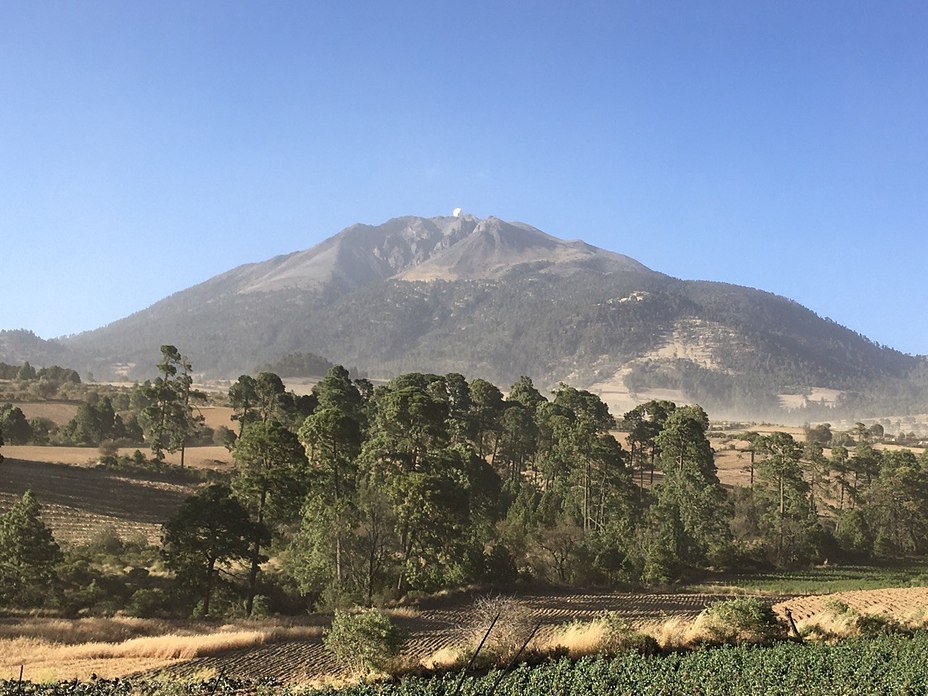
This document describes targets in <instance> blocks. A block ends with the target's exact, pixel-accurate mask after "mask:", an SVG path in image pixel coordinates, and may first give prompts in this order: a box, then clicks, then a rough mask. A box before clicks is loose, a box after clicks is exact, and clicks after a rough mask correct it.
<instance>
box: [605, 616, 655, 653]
mask: <svg viewBox="0 0 928 696" xmlns="http://www.w3.org/2000/svg"><path fill="white" fill-rule="evenodd" d="M599 621H601V622H602V625H603V642H602V644H601V646H600V650H599V651H600V653H602V654H604V655H617V654H619V653H622V652H627V651H630V650H633V651H635V652H638V653H641V654H642V655H656V654H657V653H658V652H659V651H660V646H658V644H657V640H656V639H655V638H654V637H653V636H649V635H648V634H647V633H642V632H641V631H639V630H637V629H636V628H634V627H633V626H632V625H631V624H630V623H629V622H628V621H627V620H626V619H623V618H622V617H621V616H619V615H618V614H617V613H616V612H614V611H607V612H605V613H604V614H603V615H602V616H601V617H600V619H599Z"/></svg>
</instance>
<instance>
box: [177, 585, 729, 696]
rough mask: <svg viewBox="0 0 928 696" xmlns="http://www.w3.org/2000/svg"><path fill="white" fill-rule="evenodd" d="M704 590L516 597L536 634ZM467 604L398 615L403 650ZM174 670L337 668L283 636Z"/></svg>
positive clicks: (447, 641)
mask: <svg viewBox="0 0 928 696" xmlns="http://www.w3.org/2000/svg"><path fill="white" fill-rule="evenodd" d="M725 598H726V597H725V596H723V595H707V594H628V593H608V594H555V593H551V594H538V595H524V596H521V597H519V600H520V601H521V602H522V603H523V604H525V605H526V606H527V607H528V608H529V609H530V610H531V612H532V615H533V616H534V618H535V620H536V621H537V622H539V623H541V624H542V628H541V630H540V631H539V635H538V640H539V641H544V639H545V638H546V637H547V636H549V635H551V634H552V633H553V632H554V631H555V630H556V629H557V627H558V626H560V625H561V624H565V623H568V622H570V621H575V620H578V621H592V620H593V619H595V618H596V617H597V615H598V614H599V613H600V612H602V611H615V612H617V613H618V614H620V615H621V616H623V617H625V618H626V619H627V620H628V621H630V622H632V623H634V624H643V623H650V622H654V621H662V620H664V619H665V618H667V617H670V616H688V617H695V616H696V615H697V614H699V612H700V611H702V610H703V608H705V606H706V605H707V604H709V603H710V602H714V601H717V600H719V599H725ZM472 606H473V603H472V599H471V598H468V599H466V600H460V601H446V602H445V603H443V604H442V603H436V605H435V606H431V607H427V608H422V609H420V610H419V611H418V614H417V615H416V616H415V617H413V618H407V617H398V618H397V619H396V622H397V624H398V625H399V626H400V627H401V629H402V630H403V632H404V634H405V635H406V636H407V638H408V640H407V643H406V649H405V655H406V656H408V657H409V658H412V659H415V660H419V659H422V658H426V657H428V656H430V655H432V654H433V653H434V652H435V651H437V650H439V649H441V648H445V647H449V646H452V645H455V644H456V643H458V642H459V641H460V628H461V626H463V625H465V624H466V623H467V620H468V615H469V613H470V611H471V608H472ZM160 671H161V672H163V673H164V672H166V673H168V674H172V675H176V676H186V677H189V676H193V675H197V674H203V673H205V672H207V673H208V672H210V671H215V672H220V671H221V672H222V673H223V674H225V675H227V676H230V677H275V678H277V679H281V680H284V681H293V682H304V681H313V680H317V679H321V678H323V677H328V676H337V675H338V674H339V670H338V666H337V665H336V664H335V662H334V661H333V660H332V658H331V657H330V656H329V654H328V653H327V652H326V651H325V649H324V647H323V645H322V639H321V638H316V639H312V640H306V641H288V642H281V643H276V644H273V645H267V646H263V647H259V648H256V649H252V650H241V651H235V652H230V653H227V654H225V655H217V656H210V657H203V658H197V659H194V660H188V661H186V662H181V663H177V664H174V665H171V666H168V667H166V668H164V669H163V670H160Z"/></svg>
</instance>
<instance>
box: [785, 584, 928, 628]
mask: <svg viewBox="0 0 928 696" xmlns="http://www.w3.org/2000/svg"><path fill="white" fill-rule="evenodd" d="M835 600H837V601H841V602H844V603H845V604H847V605H848V606H850V607H851V608H853V609H856V610H857V611H859V612H861V613H863V614H889V615H890V616H894V617H897V618H908V617H910V616H913V615H915V614H916V613H918V612H919V611H920V612H921V614H922V615H923V616H924V615H925V614H928V587H898V588H887V589H883V590H859V591H851V592H837V593H835V594H830V595H817V596H816V595H812V596H807V597H796V598H793V599H789V600H787V601H785V602H782V603H780V604H777V605H775V606H774V609H776V610H778V611H781V612H782V611H783V610H784V609H785V608H787V607H788V608H789V609H790V611H791V612H792V614H793V618H795V619H796V620H797V621H802V620H804V619H809V618H812V617H814V616H815V615H816V614H819V613H821V612H822V611H823V610H824V609H825V605H826V603H827V602H829V601H835Z"/></svg>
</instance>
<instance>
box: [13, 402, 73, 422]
mask: <svg viewBox="0 0 928 696" xmlns="http://www.w3.org/2000/svg"><path fill="white" fill-rule="evenodd" d="M14 406H18V407H19V409H20V410H21V411H22V412H23V415H24V416H25V417H26V419H27V420H32V419H33V418H47V419H48V420H50V421H51V422H52V423H54V424H55V425H59V426H60V425H64V424H65V423H67V422H68V421H69V420H71V419H72V418H74V416H76V415H77V408H78V404H72V403H64V402H60V401H19V402H16V403H15V404H14Z"/></svg>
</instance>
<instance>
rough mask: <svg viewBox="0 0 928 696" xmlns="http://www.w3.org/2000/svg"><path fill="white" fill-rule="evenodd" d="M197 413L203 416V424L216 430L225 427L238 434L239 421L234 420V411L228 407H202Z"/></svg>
mask: <svg viewBox="0 0 928 696" xmlns="http://www.w3.org/2000/svg"><path fill="white" fill-rule="evenodd" d="M197 411H198V412H199V413H200V415H202V416H203V423H204V424H205V425H208V426H209V427H210V428H212V429H213V430H215V429H216V428H218V427H219V426H220V425H224V426H225V427H227V428H228V429H229V430H232V431H233V432H236V433H237V432H238V421H234V420H232V414H233V413H234V411H233V410H232V409H231V408H229V407H228V406H200V407H199V408H198V409H197Z"/></svg>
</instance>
